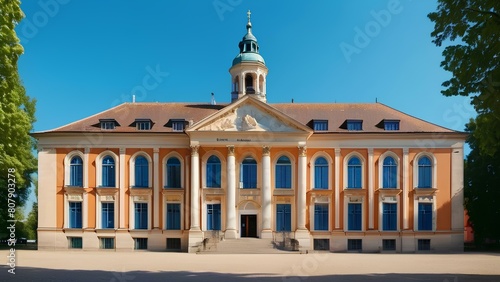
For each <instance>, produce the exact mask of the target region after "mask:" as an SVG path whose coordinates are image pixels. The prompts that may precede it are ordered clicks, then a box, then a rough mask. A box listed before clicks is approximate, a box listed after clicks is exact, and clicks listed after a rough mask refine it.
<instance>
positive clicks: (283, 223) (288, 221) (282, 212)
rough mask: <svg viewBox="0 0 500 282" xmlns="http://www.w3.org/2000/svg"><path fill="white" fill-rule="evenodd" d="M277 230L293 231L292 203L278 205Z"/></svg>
mask: <svg viewBox="0 0 500 282" xmlns="http://www.w3.org/2000/svg"><path fill="white" fill-rule="evenodd" d="M276 231H278V232H280V231H281V232H283V231H292V205H290V204H277V205H276Z"/></svg>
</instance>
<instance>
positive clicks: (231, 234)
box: [224, 229, 238, 239]
mask: <svg viewBox="0 0 500 282" xmlns="http://www.w3.org/2000/svg"><path fill="white" fill-rule="evenodd" d="M236 238H238V233H237V232H236V229H226V231H225V232H224V239H236Z"/></svg>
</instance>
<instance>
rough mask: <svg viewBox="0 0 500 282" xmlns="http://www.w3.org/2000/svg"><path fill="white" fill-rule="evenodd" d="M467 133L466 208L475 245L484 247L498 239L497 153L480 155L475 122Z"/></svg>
mask: <svg viewBox="0 0 500 282" xmlns="http://www.w3.org/2000/svg"><path fill="white" fill-rule="evenodd" d="M466 130H467V131H468V132H470V133H471V134H469V137H468V140H467V142H468V143H469V145H470V147H471V152H470V154H469V155H468V156H467V159H466V161H465V181H464V190H465V191H464V196H465V197H464V198H465V207H466V209H467V211H468V214H469V220H470V222H471V223H472V227H473V229H474V240H475V243H476V244H477V245H483V244H484V243H485V239H497V240H498V239H500V224H498V219H499V218H500V189H499V188H500V187H499V183H500V151H498V152H497V153H495V154H494V155H493V156H491V155H488V154H482V153H481V151H480V149H479V147H478V144H477V143H478V142H477V139H476V138H475V136H474V131H475V130H476V123H475V122H474V120H471V122H469V124H468V125H467V129H466Z"/></svg>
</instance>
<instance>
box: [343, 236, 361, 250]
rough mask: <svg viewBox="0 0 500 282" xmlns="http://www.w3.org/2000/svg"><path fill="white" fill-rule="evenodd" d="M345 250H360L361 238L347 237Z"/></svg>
mask: <svg viewBox="0 0 500 282" xmlns="http://www.w3.org/2000/svg"><path fill="white" fill-rule="evenodd" d="M347 250H348V251H357V252H361V251H362V250H363V241H362V240H361V239H347Z"/></svg>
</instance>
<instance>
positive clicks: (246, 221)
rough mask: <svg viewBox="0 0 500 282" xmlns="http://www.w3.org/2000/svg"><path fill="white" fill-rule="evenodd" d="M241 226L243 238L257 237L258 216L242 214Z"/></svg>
mask: <svg viewBox="0 0 500 282" xmlns="http://www.w3.org/2000/svg"><path fill="white" fill-rule="evenodd" d="M240 225H241V226H240V230H241V237H254V238H256V237H257V215H255V214H242V215H241V221H240Z"/></svg>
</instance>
